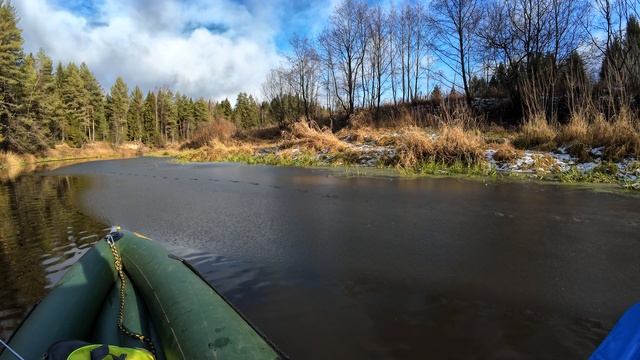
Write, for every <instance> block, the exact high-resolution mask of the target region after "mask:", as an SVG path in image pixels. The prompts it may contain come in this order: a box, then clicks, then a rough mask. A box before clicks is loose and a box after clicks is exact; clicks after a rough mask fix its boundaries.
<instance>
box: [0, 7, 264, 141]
mask: <svg viewBox="0 0 640 360" xmlns="http://www.w3.org/2000/svg"><path fill="white" fill-rule="evenodd" d="M17 19H18V14H16V11H15V9H14V8H13V6H12V5H11V4H10V3H9V2H8V1H4V0H0V148H1V149H4V150H9V151H14V152H18V153H39V152H42V151H43V150H45V149H47V148H48V147H50V146H51V145H53V144H55V143H60V142H65V143H68V144H70V145H73V146H80V145H82V144H84V143H87V142H92V141H109V142H112V143H115V144H119V143H122V142H124V141H140V142H143V143H145V144H147V145H152V146H160V145H164V144H165V143H167V142H176V141H183V140H186V139H189V138H190V137H191V136H192V134H193V133H194V132H195V131H196V130H197V129H198V128H199V127H201V126H203V125H204V124H207V123H209V122H211V121H213V120H214V119H220V118H225V119H227V120H230V121H234V122H236V123H237V124H238V126H242V127H252V126H257V125H260V124H262V123H265V122H267V119H266V114H267V108H268V106H267V104H260V103H258V102H257V100H256V99H255V98H254V97H253V96H252V95H248V94H246V93H240V94H239V95H238V97H237V99H236V104H235V106H232V105H231V102H230V101H229V100H227V99H225V100H223V101H220V102H213V101H211V100H205V99H203V98H198V99H193V98H190V97H188V96H185V95H183V94H180V93H178V92H175V93H174V92H172V91H171V90H170V89H164V88H159V89H156V90H155V91H149V92H147V93H146V94H145V93H143V92H142V91H141V89H140V88H139V87H137V86H136V87H133V88H130V87H129V86H128V85H127V84H126V82H125V81H124V79H122V78H118V79H117V80H116V81H115V83H114V84H113V86H112V87H111V88H110V89H108V91H106V92H105V90H104V89H103V88H102V87H101V85H100V83H99V82H98V80H97V79H96V77H95V76H94V75H93V73H92V72H91V70H90V69H89V67H88V66H87V65H86V64H84V63H82V64H80V65H77V64H74V63H69V64H66V65H63V64H60V63H58V64H57V65H55V66H54V64H53V61H52V59H51V58H50V57H49V56H47V54H46V53H45V52H44V51H43V50H40V51H39V52H38V53H37V54H24V50H23V39H22V34H21V30H20V29H19V28H18V26H17Z"/></svg>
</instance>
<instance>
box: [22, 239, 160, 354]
mask: <svg viewBox="0 0 640 360" xmlns="http://www.w3.org/2000/svg"><path fill="white" fill-rule="evenodd" d="M114 233H117V228H116V227H112V228H111V232H110V233H109V234H108V235H107V236H106V240H107V244H109V247H110V248H111V254H113V260H114V263H115V268H116V272H117V273H118V278H119V279H120V313H119V315H118V321H117V325H118V329H120V331H121V332H123V333H124V334H125V335H127V336H130V337H132V338H134V339H137V340H139V341H140V342H142V343H143V344H145V345H147V347H148V348H149V350H150V351H151V353H152V354H153V356H154V357H155V356H156V348H155V346H154V345H153V341H151V339H150V338H149V337H146V336H144V335H142V334H138V333H136V332H133V331H131V330H129V329H128V328H127V327H126V326H125V325H124V298H125V295H126V294H125V284H126V280H125V277H124V271H123V270H122V258H121V257H120V253H119V252H118V248H117V247H116V242H115V239H114V238H113V234H114ZM22 360H24V359H22Z"/></svg>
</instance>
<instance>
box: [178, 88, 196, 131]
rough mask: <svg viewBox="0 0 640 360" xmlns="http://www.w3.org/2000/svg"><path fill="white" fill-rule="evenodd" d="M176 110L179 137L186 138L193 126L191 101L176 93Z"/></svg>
mask: <svg viewBox="0 0 640 360" xmlns="http://www.w3.org/2000/svg"><path fill="white" fill-rule="evenodd" d="M176 111H177V120H178V124H177V125H178V129H179V130H180V138H181V139H187V138H188V137H189V134H190V132H191V130H192V127H193V122H194V120H193V119H194V118H193V101H192V100H191V99H189V98H187V97H186V96H184V95H180V94H177V95H176Z"/></svg>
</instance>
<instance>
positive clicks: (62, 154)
mask: <svg viewBox="0 0 640 360" xmlns="http://www.w3.org/2000/svg"><path fill="white" fill-rule="evenodd" d="M148 151H149V148H147V147H146V146H144V145H143V144H139V143H135V142H129V143H124V144H121V145H119V146H114V145H111V144H108V143H106V142H93V143H88V144H85V145H84V146H82V147H80V148H73V147H70V146H68V145H67V144H58V145H56V146H54V147H53V148H51V149H48V150H47V151H46V152H45V153H44V154H41V155H39V156H36V155H32V154H15V153H11V152H0V180H7V179H14V178H16V177H17V176H19V175H21V174H23V173H27V172H31V171H34V170H36V169H41V168H47V169H55V168H57V167H59V166H63V165H67V164H68V163H69V162H82V161H91V160H99V159H117V158H130V157H135V156H140V155H143V154H145V153H146V152H148Z"/></svg>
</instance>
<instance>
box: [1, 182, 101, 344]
mask: <svg viewBox="0 0 640 360" xmlns="http://www.w3.org/2000/svg"><path fill="white" fill-rule="evenodd" d="M86 185H87V184H86V180H82V179H79V178H76V177H68V176H61V177H45V176H38V175H27V176H21V177H18V178H16V179H14V180H9V181H4V182H0V220H1V221H0V338H3V339H6V338H8V337H9V336H10V334H11V333H12V332H13V330H15V328H16V327H17V326H18V324H19V323H20V321H21V319H22V318H23V317H24V316H25V315H26V313H27V312H28V311H29V309H30V308H31V307H32V306H33V305H35V304H36V303H37V302H38V301H40V300H41V299H42V298H43V297H44V295H45V294H46V293H47V291H48V289H49V288H50V287H51V286H52V285H53V284H55V283H56V282H57V281H58V280H59V279H60V277H61V276H62V275H63V274H64V272H65V271H66V270H67V269H68V267H69V266H71V265H72V264H73V263H74V262H75V261H76V260H77V259H78V258H79V257H80V256H82V254H84V252H85V251H86V250H87V248H88V247H90V246H91V244H93V243H94V242H95V241H96V240H97V239H98V234H101V233H102V230H103V229H104V228H105V226H104V225H103V224H101V223H99V222H97V221H95V220H92V219H91V218H89V217H87V216H85V215H83V214H81V213H80V212H79V211H78V210H77V209H76V207H75V206H74V205H73V197H74V196H76V194H77V192H78V190H79V189H80V188H83V187H85V186H86Z"/></svg>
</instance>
